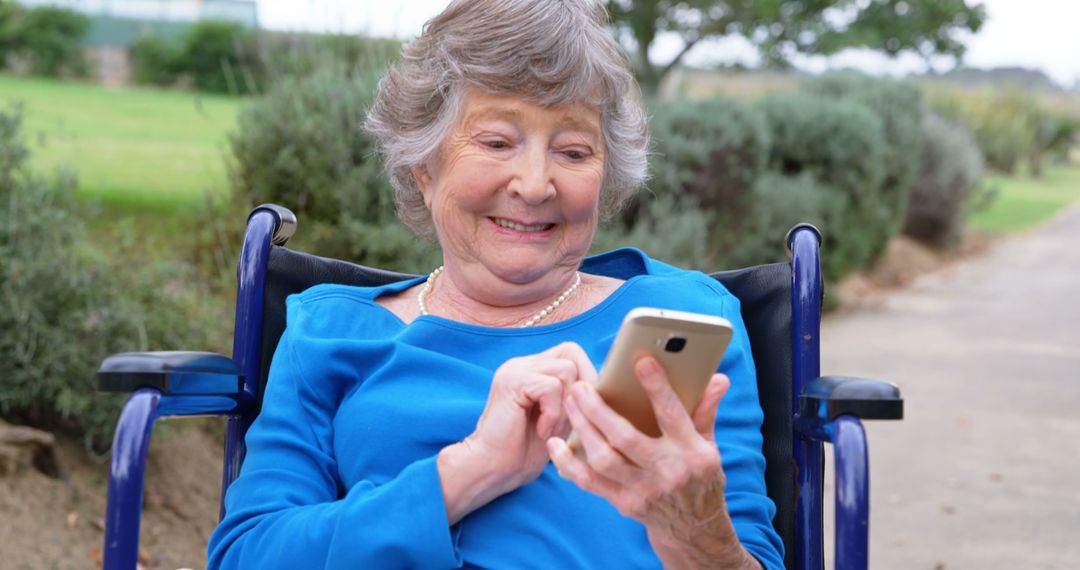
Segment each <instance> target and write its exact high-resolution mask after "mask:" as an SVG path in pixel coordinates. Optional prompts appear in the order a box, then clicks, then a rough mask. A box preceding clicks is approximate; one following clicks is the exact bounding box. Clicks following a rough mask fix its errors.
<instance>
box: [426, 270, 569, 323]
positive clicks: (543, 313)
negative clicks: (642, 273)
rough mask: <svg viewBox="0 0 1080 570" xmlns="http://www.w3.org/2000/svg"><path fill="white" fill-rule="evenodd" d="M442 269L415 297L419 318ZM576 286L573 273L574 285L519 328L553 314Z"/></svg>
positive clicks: (429, 278)
mask: <svg viewBox="0 0 1080 570" xmlns="http://www.w3.org/2000/svg"><path fill="white" fill-rule="evenodd" d="M443 267H444V266H442V265H440V266H439V267H437V268H436V269H435V271H432V272H431V275H428V280H427V283H424V288H423V289H421V290H420V294H419V295H417V296H416V306H417V307H419V309H420V315H421V316H423V315H427V314H428V310H427V304H425V303H424V299H427V296H428V293H431V288H432V287H433V286H434V285H435V279H436V278H437V277H438V276H439V274H440V273H442V271H443ZM578 285H581V273H580V272H574V284H573V285H571V286H570V287H569V288H568V289H567V290H566V291H563V292H562V295H559V297H558V298H557V299H555V300H554V301H552V302H551V304H550V305H548V306H546V307H544V308H543V309H540V312H539V313H536V314H535V315H533V317H532V318H531V319H529V320H527V321H525V324H523V325H521V328H525V327H531V326H533V325H535V324H536V322H537V321H539V320H540V319H542V318H544V317H546V316H548V315H550V314H551V313H552V312H554V311H555V309H556V308H558V306H559V305H561V304H563V301H566V299H567V298H568V297H570V295H572V294H573V293H574V290H576V289H577V288H578Z"/></svg>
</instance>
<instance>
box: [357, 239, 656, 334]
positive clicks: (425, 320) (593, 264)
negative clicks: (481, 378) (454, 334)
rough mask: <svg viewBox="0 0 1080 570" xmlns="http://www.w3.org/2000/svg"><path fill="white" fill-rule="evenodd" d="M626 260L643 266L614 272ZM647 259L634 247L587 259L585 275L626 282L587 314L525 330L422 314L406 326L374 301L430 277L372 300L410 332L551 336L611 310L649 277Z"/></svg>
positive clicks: (377, 291) (391, 287) (390, 287)
mask: <svg viewBox="0 0 1080 570" xmlns="http://www.w3.org/2000/svg"><path fill="white" fill-rule="evenodd" d="M626 258H629V260H630V261H631V262H632V264H633V265H636V266H638V267H640V270H639V271H637V272H636V273H633V274H627V273H625V272H623V271H618V270H616V271H611V269H612V268H615V267H618V266H619V261H621V260H626ZM647 259H648V258H647V256H646V255H645V253H644V252H642V251H641V250H638V249H636V248H632V247H625V248H619V249H615V250H612V251H609V252H606V253H601V254H598V255H592V256H589V257H586V258H585V259H584V260H583V262H582V264H581V269H580V271H581V272H582V273H589V274H592V275H601V276H604V277H615V278H619V279H623V283H622V284H621V285H619V286H618V287H617V288H616V289H615V290H614V291H612V292H611V294H609V295H608V296H607V297H605V298H604V299H603V300H602V301H600V302H599V303H597V304H596V305H593V306H592V307H590V308H588V309H586V310H585V311H582V312H580V313H578V314H576V315H574V316H572V317H570V318H568V319H563V320H561V321H557V322H554V323H549V324H542V325H536V326H532V327H526V328H516V327H515V328H509V327H489V326H485V325H475V324H472V323H463V322H461V321H455V320H452V319H447V318H444V317H440V316H438V315H430V314H429V315H420V316H418V317H417V318H415V319H413V321H412V322H410V323H406V322H405V321H403V320H401V318H400V317H398V316H397V314H396V313H394V312H393V311H391V310H389V309H387V308H386V307H384V306H382V305H380V304H379V303H377V302H376V301H375V299H377V298H378V297H379V296H380V295H382V294H384V293H400V292H402V291H404V290H406V289H408V288H410V287H413V286H416V285H419V284H420V283H423V282H424V281H427V279H428V276H427V275H420V276H417V277H414V278H412V279H406V280H404V281H397V282H394V283H388V284H386V285H382V286H379V287H375V288H373V289H372V292H371V297H370V301H371V303H372V304H373V305H375V306H377V307H378V308H379V309H381V310H383V311H386V313H387V314H388V315H389V316H390V317H391V318H393V319H394V320H395V321H397V322H398V323H400V325H401V326H402V327H403V328H407V329H413V327H415V329H419V328H422V327H424V326H429V325H430V326H436V327H440V328H444V329H454V330H460V331H464V332H470V333H475V334H485V335H493V336H531V335H538V334H548V333H552V332H557V331H561V330H564V329H567V328H570V327H574V326H577V325H578V324H580V323H583V322H586V321H588V320H590V319H592V318H593V317H595V316H596V315H599V314H601V313H603V312H604V310H605V309H606V308H607V307H609V306H610V305H611V304H612V303H614V302H615V301H616V300H617V299H618V298H619V297H621V296H622V295H623V294H624V293H625V292H626V290H627V288H628V287H631V286H632V285H633V284H634V283H635V282H637V281H638V280H640V278H641V277H644V276H646V275H648V270H647V263H646V262H647ZM605 270H607V271H605ZM415 329H413V330H415Z"/></svg>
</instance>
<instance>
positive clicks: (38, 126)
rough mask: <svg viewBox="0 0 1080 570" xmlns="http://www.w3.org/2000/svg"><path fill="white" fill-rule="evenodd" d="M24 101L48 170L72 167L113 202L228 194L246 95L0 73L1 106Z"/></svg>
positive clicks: (157, 203)
mask: <svg viewBox="0 0 1080 570" xmlns="http://www.w3.org/2000/svg"><path fill="white" fill-rule="evenodd" d="M12 101H22V103H23V105H24V111H25V112H24V115H23V119H24V123H23V133H24V136H25V137H26V139H27V141H28V142H29V143H30V147H31V150H32V152H33V165H34V167H35V168H36V169H37V170H38V171H39V172H42V173H51V172H53V171H55V169H56V168H57V167H64V166H66V167H70V168H72V169H74V171H75V173H76V174H77V175H78V180H79V193H80V194H81V195H85V196H94V197H97V198H100V199H101V201H102V202H103V203H104V204H105V205H107V206H112V207H120V208H132V209H135V210H158V211H161V210H165V211H168V210H173V209H175V208H177V207H182V206H185V205H188V204H192V203H195V202H197V201H198V200H199V199H200V198H201V197H202V195H203V194H205V193H207V192H209V193H212V194H223V193H225V192H226V191H227V179H226V173H225V163H224V158H223V157H224V154H225V150H226V144H227V134H228V133H229V132H230V131H231V130H232V129H233V127H234V125H235V121H236V114H237V111H238V109H239V108H240V105H241V104H242V100H237V99H233V98H227V97H217V96H206V95H198V94H194V93H187V92H183V91H171V90H160V89H145V88H106V87H101V86H98V85H90V84H83V83H67V82H60V81H52V80H44V79H30V78H25V77H16V76H11V75H3V74H0V105H3V106H4V107H5V108H6V107H8V106H9V105H10V104H11V102H12Z"/></svg>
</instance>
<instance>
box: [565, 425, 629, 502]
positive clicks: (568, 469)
mask: <svg viewBox="0 0 1080 570" xmlns="http://www.w3.org/2000/svg"><path fill="white" fill-rule="evenodd" d="M547 449H548V457H550V458H551V463H552V464H553V465H554V466H555V469H557V470H558V471H559V476H560V477H562V478H563V479H567V480H569V481H572V482H573V483H574V484H575V485H577V486H578V487H581V488H582V489H584V490H586V491H588V492H590V493H593V494H594V495H600V496H601V497H604V498H605V499H608V500H609V501H611V500H612V499H614V498H615V497H616V495H617V493H618V491H619V486H618V485H617V484H616V483H614V482H613V481H610V480H609V479H607V478H605V477H604V476H603V475H600V474H599V473H597V472H596V471H594V470H593V469H592V468H591V467H589V465H588V464H587V463H585V462H584V461H582V460H580V459H578V457H577V456H576V455H574V452H573V451H571V450H570V446H568V445H567V444H566V440H564V439H562V438H558V437H552V438H549V439H548V440H547Z"/></svg>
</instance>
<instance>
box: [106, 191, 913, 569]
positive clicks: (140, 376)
mask: <svg viewBox="0 0 1080 570" xmlns="http://www.w3.org/2000/svg"><path fill="white" fill-rule="evenodd" d="M296 224H297V221H296V217H295V215H294V214H293V213H292V212H291V211H289V210H288V209H286V208H284V207H281V206H277V205H273V204H266V205H262V206H259V207H257V208H255V209H254V210H253V211H252V212H251V214H250V216H249V217H248V220H247V230H246V233H245V237H244V242H243V248H242V250H241V254H240V261H239V266H238V272H237V273H238V289H237V301H236V321H235V329H234V336H233V357H232V358H228V357H226V356H223V355H217V354H211V353H205V352H149V353H146V352H144V353H124V354H117V355H113V356H110V357H108V358H106V359H105V360H104V361H103V362H102V364H101V366H100V368H99V370H98V388H99V390H101V391H109V392H127V393H130V394H131V396H130V397H129V399H128V401H127V403H126V404H125V405H124V408H123V411H122V412H121V414H120V419H119V422H118V425H117V429H116V435H115V438H114V441H113V448H112V459H111V464H110V471H109V492H108V493H109V494H108V507H107V511H106V523H105V527H106V528H105V545H104V568H105V570H131V569H134V568H135V567H136V563H137V560H138V548H139V525H140V519H141V510H142V501H143V483H144V476H145V467H146V456H147V450H148V448H149V444H150V433H151V428H152V426H153V423H154V421H155V420H157V419H158V418H162V417H168V416H194V415H221V416H225V417H226V418H227V428H226V436H225V437H226V441H225V461H224V472H223V474H222V492H221V495H222V507H221V509H222V510H221V513H220V514H221V516H224V514H225V513H224V496H225V490H226V489H227V488H228V486H229V484H230V483H232V481H233V480H234V479H235V478H236V477H237V475H238V474H239V472H240V466H241V463H242V462H243V460H244V452H245V448H244V434H245V433H246V431H247V428H248V427H249V426H250V425H251V422H252V421H253V420H254V419H255V417H256V416H257V415H258V411H259V407H260V404H261V401H260V395H261V389H262V387H263V386H264V385H265V382H266V377H267V372H268V370H269V366H270V359H271V357H272V355H273V352H274V349H275V347H276V346H277V343H278V339H279V338H280V336H281V334H282V331H283V330H284V328H285V298H286V297H287V296H288V295H291V294H293V293H299V292H301V291H303V290H305V289H307V288H309V287H311V286H314V285H316V284H319V283H338V284H347V285H356V286H375V285H382V284H386V283H389V282H392V281H396V280H401V279H406V278H410V277H412V276H411V275H405V274H400V273H393V272H388V271H383V270H379V269H373V268H368V267H363V266H360V265H355V264H352V263H347V262H344V261H340V260H335V259H327V258H321V257H316V256H314V255H310V254H305V253H300V252H297V251H293V250H289V249H287V248H285V247H284V246H285V243H286V242H287V241H288V239H289V238H290V237H291V236H292V235H293V233H294V232H295V230H296ZM785 242H786V244H787V246H788V251H789V253H790V257H791V262H790V263H773V264H768V265H759V266H756V267H750V268H746V269H738V270H733V271H723V272H718V273H713V274H712V275H711V276H712V277H713V278H715V279H717V280H718V281H720V282H721V283H722V284H723V285H724V286H725V287H726V288H727V289H728V290H729V291H731V293H733V294H734V295H735V296H737V297H738V298H739V300H740V302H741V305H742V316H743V320H744V322H745V324H746V328H747V331H748V333H749V336H750V345H751V350H752V351H753V354H754V361H755V363H756V366H757V375H758V378H757V382H758V392H759V395H760V398H761V406H762V409H763V411H764V417H765V419H764V423H763V425H762V433H763V437H764V448H763V452H764V455H765V460H766V470H765V477H766V485H767V490H768V494H769V496H770V498H772V499H773V501H774V502H775V503H776V507H777V514H776V517H775V519H774V521H773V526H774V527H775V528H776V530H777V532H778V533H779V535H780V537H781V538H782V539H783V542H784V547H785V554H784V564H785V567H786V568H788V569H792V570H794V569H798V570H821V569H822V568H823V567H824V548H823V546H824V536H823V535H824V530H823V508H824V491H823V486H824V466H825V463H824V462H825V456H824V449H823V443H825V442H828V443H831V444H832V445H833V447H834V460H835V473H836V482H835V487H836V498H835V500H836V504H835V519H836V530H835V547H836V548H835V557H836V560H835V567H836V568H838V569H844V570H848V569H851V570H854V569H865V568H866V567H867V564H868V536H869V468H868V460H867V441H866V435H865V432H864V430H863V426H862V423H861V420H869V419H901V418H902V417H903V399H902V398H901V395H900V391H899V389H898V388H897V387H896V386H895V385H893V384H891V383H888V382H884V381H880V380H872V379H861V378H850V377H838V376H825V377H820V376H819V368H820V361H819V355H820V353H819V346H820V345H819V342H820V339H819V330H820V322H821V302H822V299H823V288H822V279H821V272H820V262H819V247H820V244H821V234H820V233H819V232H818V230H817V229H816V228H814V227H813V226H811V225H809V224H799V225H797V226H795V227H794V228H792V229H791V230H790V231H789V232H788V233H787V236H786V237H785Z"/></svg>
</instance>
